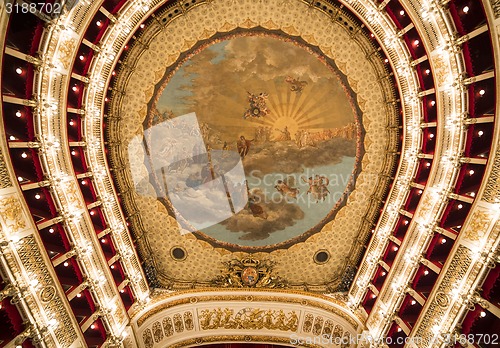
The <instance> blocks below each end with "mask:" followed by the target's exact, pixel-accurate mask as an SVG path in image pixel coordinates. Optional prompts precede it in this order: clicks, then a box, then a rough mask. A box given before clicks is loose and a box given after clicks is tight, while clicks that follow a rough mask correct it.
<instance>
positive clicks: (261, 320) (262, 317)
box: [199, 308, 299, 332]
mask: <svg viewBox="0 0 500 348" xmlns="http://www.w3.org/2000/svg"><path fill="white" fill-rule="evenodd" d="M199 320H200V327H201V328H202V329H203V330H215V329H244V330H261V329H263V328H265V329H268V330H280V331H292V332H294V331H297V328H298V322H299V317H298V315H297V313H296V312H295V311H290V312H288V313H287V314H285V312H284V311H283V310H281V309H280V310H271V309H259V308H244V309H242V310H240V311H238V312H237V313H236V314H234V310H233V309H229V308H224V309H221V308H217V309H214V310H209V309H205V310H203V311H201V313H200V317H199Z"/></svg>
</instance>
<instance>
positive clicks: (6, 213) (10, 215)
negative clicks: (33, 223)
mask: <svg viewBox="0 0 500 348" xmlns="http://www.w3.org/2000/svg"><path fill="white" fill-rule="evenodd" d="M0 214H1V215H2V220H3V223H4V227H5V228H7V229H9V230H10V231H11V232H17V231H20V230H23V229H25V228H26V221H25V220H24V218H23V209H22V208H21V203H20V202H19V199H17V198H16V197H13V196H11V197H7V198H4V199H1V200H0Z"/></svg>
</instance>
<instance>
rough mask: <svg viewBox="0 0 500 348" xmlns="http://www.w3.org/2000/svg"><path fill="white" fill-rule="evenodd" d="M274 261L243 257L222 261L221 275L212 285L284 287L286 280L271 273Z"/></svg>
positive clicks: (227, 286) (228, 286)
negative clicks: (241, 258)
mask: <svg viewBox="0 0 500 348" xmlns="http://www.w3.org/2000/svg"><path fill="white" fill-rule="evenodd" d="M275 264H276V263H275V262H273V261H271V260H263V261H259V260H254V259H243V260H236V259H233V260H231V261H227V262H223V265H224V266H225V269H224V270H222V271H221V272H222V275H220V276H219V277H217V278H215V279H214V280H212V285H214V286H216V287H224V288H244V287H249V288H285V287H287V282H286V280H284V279H282V278H281V277H279V276H277V275H275V274H273V269H274V266H275Z"/></svg>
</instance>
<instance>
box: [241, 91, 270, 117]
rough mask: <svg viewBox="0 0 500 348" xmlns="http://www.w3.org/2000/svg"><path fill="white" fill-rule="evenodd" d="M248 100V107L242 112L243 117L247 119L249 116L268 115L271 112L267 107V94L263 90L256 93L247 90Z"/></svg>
mask: <svg viewBox="0 0 500 348" xmlns="http://www.w3.org/2000/svg"><path fill="white" fill-rule="evenodd" d="M247 93H248V101H249V102H250V105H249V108H248V109H247V110H246V111H245V113H244V114H243V118H244V119H247V118H249V117H252V118H259V117H264V116H266V115H269V113H270V112H271V111H270V110H269V109H268V107H267V104H266V102H267V98H268V97H269V95H268V94H267V93H265V92H262V93H259V94H258V95H256V94H253V93H250V92H247Z"/></svg>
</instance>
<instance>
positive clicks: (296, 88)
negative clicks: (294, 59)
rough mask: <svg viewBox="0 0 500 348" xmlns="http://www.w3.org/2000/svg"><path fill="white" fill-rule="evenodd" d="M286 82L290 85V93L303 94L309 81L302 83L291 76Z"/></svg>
mask: <svg viewBox="0 0 500 348" xmlns="http://www.w3.org/2000/svg"><path fill="white" fill-rule="evenodd" d="M285 82H287V83H289V84H290V91H292V92H295V93H301V92H302V91H303V90H304V87H305V86H307V81H300V80H299V79H298V78H297V79H294V78H293V77H291V76H287V77H286V78H285Z"/></svg>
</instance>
